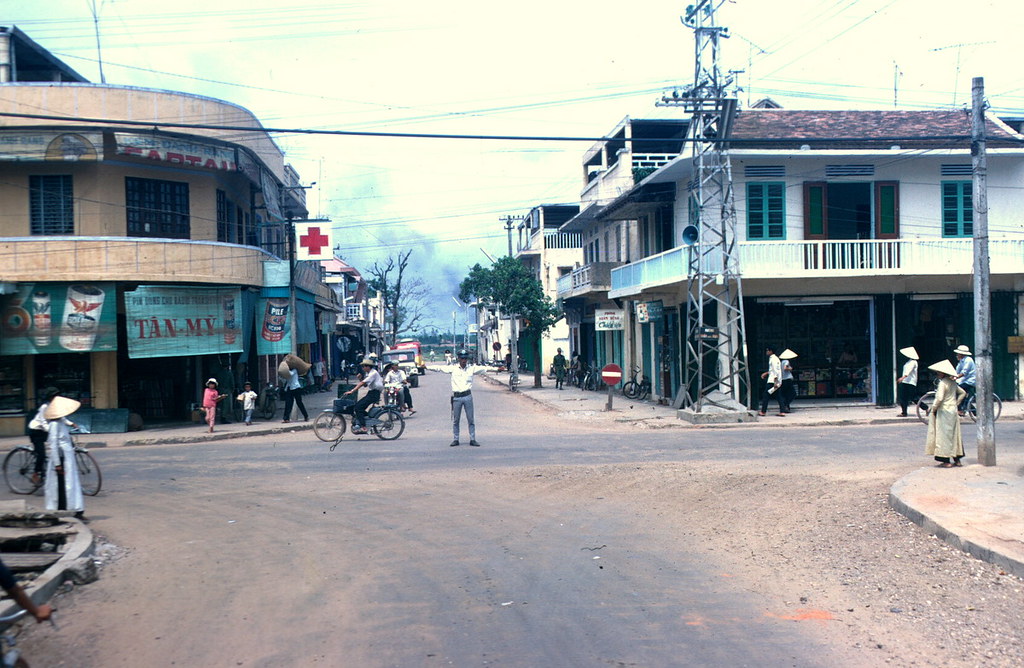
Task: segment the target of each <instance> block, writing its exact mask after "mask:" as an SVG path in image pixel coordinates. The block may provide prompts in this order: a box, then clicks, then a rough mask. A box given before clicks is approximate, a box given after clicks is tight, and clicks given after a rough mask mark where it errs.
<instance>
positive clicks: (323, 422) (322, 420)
mask: <svg viewBox="0 0 1024 668" xmlns="http://www.w3.org/2000/svg"><path fill="white" fill-rule="evenodd" d="M313 433H314V434H316V437H317V438H319V439H320V440H321V441H327V442H331V441H337V440H339V439H340V438H341V437H342V436H344V435H345V416H344V415H339V414H337V413H335V412H334V411H324V412H323V413H321V414H320V415H317V416H316V419H315V420H313Z"/></svg>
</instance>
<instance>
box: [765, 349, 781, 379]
mask: <svg viewBox="0 0 1024 668" xmlns="http://www.w3.org/2000/svg"><path fill="white" fill-rule="evenodd" d="M780 382H782V362H781V361H779V356H778V355H772V356H771V357H769V358H768V384H769V385H777V384H778V383H780Z"/></svg>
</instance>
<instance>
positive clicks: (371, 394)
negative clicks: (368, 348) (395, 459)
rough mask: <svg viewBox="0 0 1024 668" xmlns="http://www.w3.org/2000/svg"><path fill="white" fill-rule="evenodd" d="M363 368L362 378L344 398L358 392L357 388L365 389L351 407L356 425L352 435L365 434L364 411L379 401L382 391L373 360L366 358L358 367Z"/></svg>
mask: <svg viewBox="0 0 1024 668" xmlns="http://www.w3.org/2000/svg"><path fill="white" fill-rule="evenodd" d="M359 366H361V367H362V368H363V378H362V380H360V381H359V382H358V383H356V386H355V387H353V388H352V389H351V390H349V391H348V392H346V393H345V396H348V395H350V394H352V393H353V392H358V391H359V388H361V387H365V388H366V394H364V395H363V398H362V399H360V400H359V401H357V402H356V405H355V406H353V407H352V413H353V415H354V417H355V422H356V424H355V425H354V426H353V427H352V433H353V434H365V433H366V409H367V408H369V407H370V406H372V405H374V404H375V403H377V402H378V401H380V393H381V392H383V391H384V379H383V378H381V375H380V372H379V371H377V369H376V368H375V366H376V365H375V364H374V362H373V360H371V359H370V358H366V359H364V360H363V361H362V363H361V364H360V365H359Z"/></svg>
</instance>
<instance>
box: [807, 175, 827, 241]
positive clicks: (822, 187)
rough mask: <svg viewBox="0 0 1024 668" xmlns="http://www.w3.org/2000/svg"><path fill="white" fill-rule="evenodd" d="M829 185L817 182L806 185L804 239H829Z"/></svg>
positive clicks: (809, 182) (808, 182)
mask: <svg viewBox="0 0 1024 668" xmlns="http://www.w3.org/2000/svg"><path fill="white" fill-rule="evenodd" d="M826 188H827V184H826V183H823V182H817V181H807V182H805V183H804V239H827V238H828V193H827V191H826Z"/></svg>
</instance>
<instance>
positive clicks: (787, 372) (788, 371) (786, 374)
mask: <svg viewBox="0 0 1024 668" xmlns="http://www.w3.org/2000/svg"><path fill="white" fill-rule="evenodd" d="M782 380H793V367H792V366H790V364H789V360H782Z"/></svg>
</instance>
